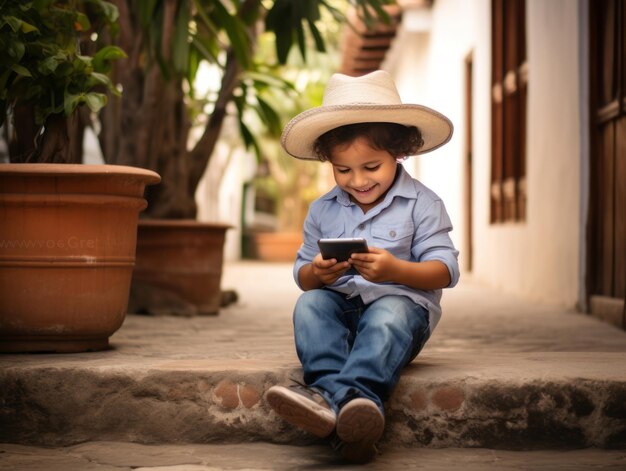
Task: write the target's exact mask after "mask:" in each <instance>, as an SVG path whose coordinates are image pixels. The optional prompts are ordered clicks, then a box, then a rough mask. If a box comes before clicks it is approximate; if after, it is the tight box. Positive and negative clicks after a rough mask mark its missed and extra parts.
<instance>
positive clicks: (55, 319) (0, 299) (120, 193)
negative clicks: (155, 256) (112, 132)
mask: <svg viewBox="0 0 626 471" xmlns="http://www.w3.org/2000/svg"><path fill="white" fill-rule="evenodd" d="M159 181H160V177H159V175H158V174H156V173H154V172H151V171H148V170H143V169H138V168H132V167H123V166H117V165H70V164H2V165H0V351H2V352H36V351H39V352H41V351H51V352H80V351H87V350H102V349H105V348H107V347H108V342H109V340H108V339H109V337H110V336H111V335H112V334H113V333H114V332H115V331H116V330H117V329H119V327H120V326H121V325H122V323H123V321H124V317H125V313H126V306H127V303H128V294H129V289H130V281H131V277H132V271H133V266H134V261H135V247H136V235H137V221H138V216H139V212H140V211H142V210H143V209H145V207H146V205H147V204H146V201H145V200H144V199H143V193H144V189H145V186H146V185H149V184H154V183H157V182H159Z"/></svg>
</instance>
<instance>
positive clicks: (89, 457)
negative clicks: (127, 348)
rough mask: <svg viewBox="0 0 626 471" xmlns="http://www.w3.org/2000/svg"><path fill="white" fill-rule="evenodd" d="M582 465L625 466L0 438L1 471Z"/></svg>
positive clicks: (594, 457) (570, 454) (614, 458)
mask: <svg viewBox="0 0 626 471" xmlns="http://www.w3.org/2000/svg"><path fill="white" fill-rule="evenodd" d="M307 469H310V470H319V471H327V470H345V471H348V470H356V469H364V470H384V471H396V470H397V471H407V470H428V471H452V470H458V469H462V470H463V471H485V470H488V471H495V470H502V471H588V470H591V469H593V470H615V471H618V470H624V469H626V452H624V451H607V450H596V449H585V450H573V451H556V450H543V451H525V452H524V451H506V450H488V449H476V448H445V449H429V448H401V447H395V448H388V447H387V448H386V449H384V450H383V451H382V453H381V454H380V455H379V456H378V457H377V458H376V459H375V460H374V461H372V462H371V463H368V464H367V465H351V464H347V463H343V462H340V461H338V460H337V458H336V457H335V456H334V455H333V453H332V451H331V450H330V448H326V447H323V446H320V445H313V446H293V445H276V444H271V443H243V444H222V445H207V444H203V445H138V444H132V443H119V442H90V443H84V444H80V445H76V446H72V447H67V448H41V447H30V446H23V445H0V471H130V470H135V471H222V470H223V471H227V470H234V471H252V470H276V471H283V470H285V471H286V470H307Z"/></svg>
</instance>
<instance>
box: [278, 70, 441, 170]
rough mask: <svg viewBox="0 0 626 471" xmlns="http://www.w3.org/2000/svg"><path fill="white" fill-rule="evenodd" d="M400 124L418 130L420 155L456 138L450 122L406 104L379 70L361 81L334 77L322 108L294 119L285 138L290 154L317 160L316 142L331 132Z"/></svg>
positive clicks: (438, 114) (418, 106) (286, 147)
mask: <svg viewBox="0 0 626 471" xmlns="http://www.w3.org/2000/svg"><path fill="white" fill-rule="evenodd" d="M371 122H376V123H398V124H403V125H405V126H417V128H418V129H419V130H420V132H421V133H422V139H423V140H424V145H423V147H422V148H421V149H420V150H419V152H418V154H424V153H426V152H430V151H431V150H435V149H437V148H438V147H441V146H442V145H444V144H445V143H446V142H448V141H449V140H450V138H451V137H452V130H453V126H452V123H451V122H450V120H449V119H448V118H446V117H445V116H444V115H442V114H441V113H439V112H437V111H435V110H433V109H431V108H427V107H426V106H421V105H413V104H403V103H402V101H401V100H400V95H399V94H398V90H397V89H396V86H395V84H394V82H393V79H392V78H391V76H390V75H389V74H388V73H387V72H385V71H384V70H377V71H374V72H371V73H369V74H367V75H363V76H361V77H350V76H348V75H343V74H334V75H333V76H332V77H331V78H330V80H329V81H328V85H327V86H326V91H325V93H324V98H323V100H322V106H319V107H317V108H311V109H310V110H307V111H304V112H303V113H300V114H299V115H297V116H296V117H295V118H293V119H292V120H291V121H289V123H287V126H285V129H284V130H283V133H282V136H281V140H280V142H281V144H282V146H283V148H284V149H285V150H286V151H287V153H288V154H290V155H292V156H293V157H296V158H298V159H307V160H317V157H316V156H315V152H314V151H313V143H314V142H315V140H316V139H317V138H318V137H319V136H321V135H322V134H324V133H325V132H327V131H330V130H331V129H334V128H337V127H339V126H344V125H346V124H354V123H371Z"/></svg>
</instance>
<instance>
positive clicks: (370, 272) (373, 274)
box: [348, 247, 398, 283]
mask: <svg viewBox="0 0 626 471" xmlns="http://www.w3.org/2000/svg"><path fill="white" fill-rule="evenodd" d="M397 260H398V259H397V258H396V257H394V256H393V255H392V254H391V253H390V252H388V251H387V250H385V249H379V248H377V247H369V251H368V253H354V254H352V256H351V257H350V260H348V261H349V262H350V263H351V264H352V266H354V268H356V270H357V271H358V272H359V274H360V275H361V276H362V277H363V278H365V279H366V280H367V281H372V282H375V283H382V282H384V281H392V274H393V272H394V267H395V264H396V261H397Z"/></svg>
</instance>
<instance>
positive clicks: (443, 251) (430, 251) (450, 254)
mask: <svg viewBox="0 0 626 471" xmlns="http://www.w3.org/2000/svg"><path fill="white" fill-rule="evenodd" d="M416 223H417V224H416V226H417V232H416V234H415V237H414V239H413V246H412V247H411V254H412V255H413V257H414V258H415V260H417V261H418V262H424V261H427V260H439V261H440V262H443V263H444V264H445V265H446V267H448V272H449V273H450V284H449V285H448V288H452V287H453V286H455V285H456V284H457V283H458V281H459V277H460V271H459V263H458V256H459V252H458V250H456V249H455V248H454V244H453V243H452V239H451V238H450V231H451V230H452V222H451V221H450V217H449V216H448V213H447V211H446V208H445V206H444V204H443V201H441V200H435V201H433V202H432V203H431V204H430V205H429V206H428V207H427V208H426V209H425V210H424V211H423V212H422V214H421V215H419V216H418V217H417V219H416Z"/></svg>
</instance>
